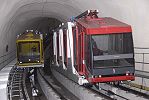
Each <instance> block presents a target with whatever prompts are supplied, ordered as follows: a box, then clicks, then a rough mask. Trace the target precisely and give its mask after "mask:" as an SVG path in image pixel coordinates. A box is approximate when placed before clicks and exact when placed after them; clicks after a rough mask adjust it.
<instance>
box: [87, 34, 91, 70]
mask: <svg viewBox="0 0 149 100" xmlns="http://www.w3.org/2000/svg"><path fill="white" fill-rule="evenodd" d="M90 39H91V36H90V35H85V59H86V66H87V68H88V69H89V70H91V68H92V62H91V61H92V53H91V52H92V49H91V47H90V45H91V42H90Z"/></svg>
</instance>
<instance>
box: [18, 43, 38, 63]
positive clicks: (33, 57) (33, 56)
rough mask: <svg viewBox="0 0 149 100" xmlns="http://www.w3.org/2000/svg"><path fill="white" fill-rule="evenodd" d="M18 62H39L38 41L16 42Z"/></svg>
mask: <svg viewBox="0 0 149 100" xmlns="http://www.w3.org/2000/svg"><path fill="white" fill-rule="evenodd" d="M17 51H18V54H17V56H18V61H19V63H20V64H21V63H39V62H40V43H39V42H38V41H33V42H31V41H29V42H19V43H18V50H17Z"/></svg>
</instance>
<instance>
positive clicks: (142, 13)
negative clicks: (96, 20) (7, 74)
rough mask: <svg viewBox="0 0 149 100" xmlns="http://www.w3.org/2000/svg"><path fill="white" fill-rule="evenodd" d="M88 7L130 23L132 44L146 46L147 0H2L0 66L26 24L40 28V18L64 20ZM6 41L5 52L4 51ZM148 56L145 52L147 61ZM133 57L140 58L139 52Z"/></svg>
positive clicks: (148, 7) (0, 13)
mask: <svg viewBox="0 0 149 100" xmlns="http://www.w3.org/2000/svg"><path fill="white" fill-rule="evenodd" d="M88 9H98V10H99V16H101V17H113V18H115V19H118V20H121V21H123V22H126V23H128V24H130V25H131V26H132V29H133V39H134V46H135V47H146V48H148V47H149V39H148V37H149V34H148V32H149V28H148V27H149V13H148V9H149V1H148V0H1V1H0V56H3V55H6V56H5V57H1V58H0V62H1V65H0V69H1V68H2V67H3V66H4V65H5V64H7V63H8V62H9V61H6V62H4V61H5V60H7V59H8V58H9V57H10V54H9V53H11V52H12V51H15V49H16V47H15V40H16V35H17V34H20V33H22V32H24V31H25V30H26V29H28V28H32V29H37V28H39V27H40V26H39V23H45V22H44V21H41V20H44V19H45V18H55V19H58V20H59V21H61V22H66V21H68V20H69V19H70V17H71V16H76V15H78V14H80V13H81V12H84V11H85V10H88ZM47 21H48V20H47ZM47 25H48V24H47ZM7 45H8V52H6V46H7ZM137 52H142V51H137ZM143 52H148V51H143ZM7 54H8V55H7ZM14 56H15V55H14ZM148 58H149V57H147V56H146V58H145V61H146V62H148ZM135 59H136V60H142V58H141V57H140V56H138V55H136V56H135ZM2 62H4V63H5V64H3V63H2ZM140 66H141V65H137V66H136V69H142V67H140ZM144 70H146V71H149V68H148V66H145V68H144ZM138 80H139V79H138ZM138 82H139V81H138Z"/></svg>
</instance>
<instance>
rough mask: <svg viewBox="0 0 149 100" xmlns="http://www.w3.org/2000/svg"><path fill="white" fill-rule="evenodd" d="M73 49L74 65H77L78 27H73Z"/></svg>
mask: <svg viewBox="0 0 149 100" xmlns="http://www.w3.org/2000/svg"><path fill="white" fill-rule="evenodd" d="M73 43H74V45H73V51H74V54H73V55H74V65H75V67H77V66H76V65H77V60H76V59H77V51H76V48H77V40H76V28H73Z"/></svg>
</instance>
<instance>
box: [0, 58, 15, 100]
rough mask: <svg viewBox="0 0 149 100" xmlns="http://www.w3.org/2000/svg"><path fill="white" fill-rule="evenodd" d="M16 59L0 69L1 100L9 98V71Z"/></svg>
mask: <svg viewBox="0 0 149 100" xmlns="http://www.w3.org/2000/svg"><path fill="white" fill-rule="evenodd" d="M15 63H16V59H14V60H12V61H11V62H10V63H9V64H8V65H6V66H5V67H4V68H3V69H1V70H0V98H1V100H7V82H8V77H9V72H10V70H11V68H12V67H13V66H14V65H15Z"/></svg>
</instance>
